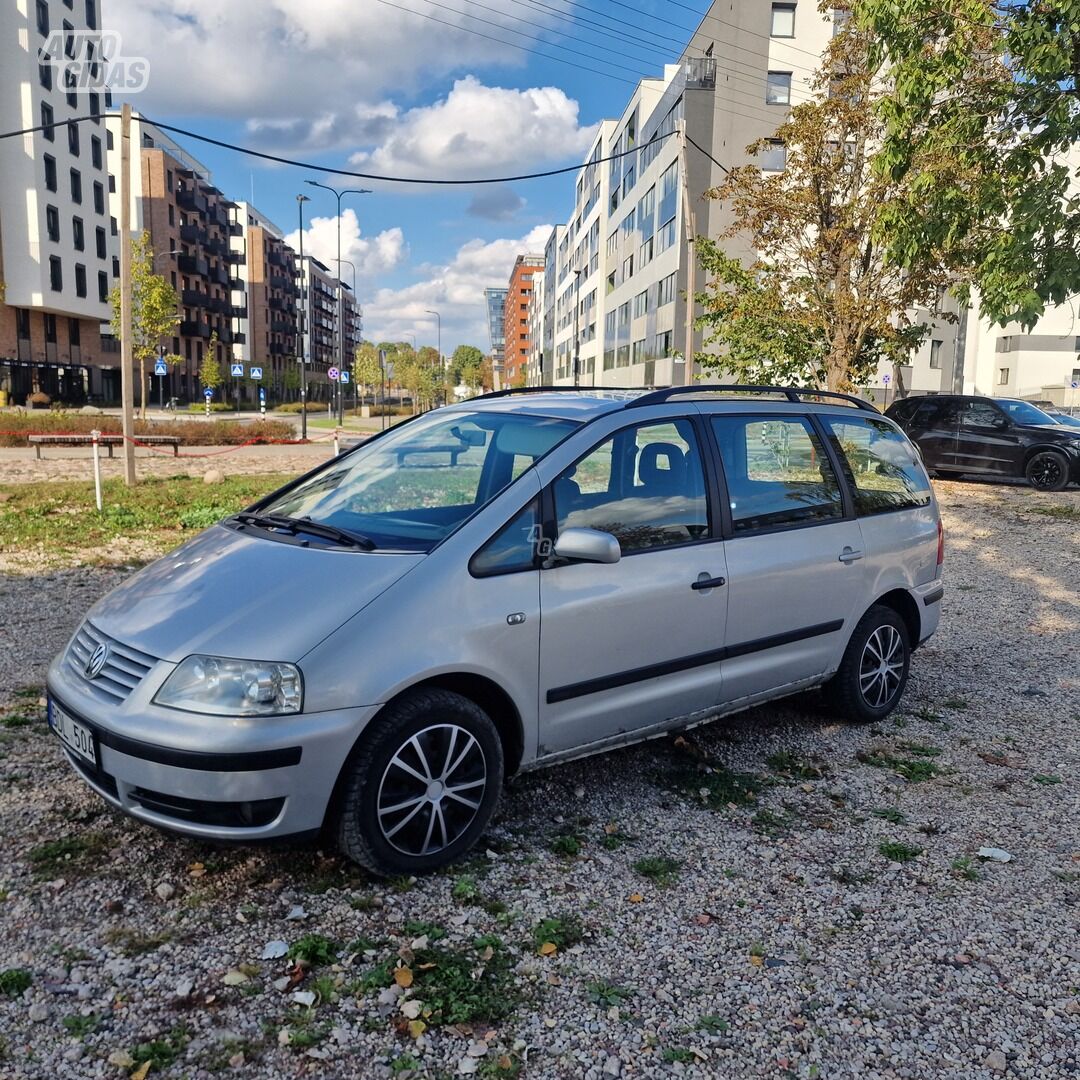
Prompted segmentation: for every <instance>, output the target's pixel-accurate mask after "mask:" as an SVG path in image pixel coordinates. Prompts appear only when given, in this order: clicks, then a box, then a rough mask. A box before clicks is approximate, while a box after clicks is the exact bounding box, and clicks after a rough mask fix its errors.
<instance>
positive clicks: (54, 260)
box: [49, 255, 64, 292]
mask: <svg viewBox="0 0 1080 1080" xmlns="http://www.w3.org/2000/svg"><path fill="white" fill-rule="evenodd" d="M49 286H50V287H51V288H52V291H53V292H63V291H64V268H63V266H62V264H61V262H60V259H59V257H58V256H56V255H50V256H49Z"/></svg>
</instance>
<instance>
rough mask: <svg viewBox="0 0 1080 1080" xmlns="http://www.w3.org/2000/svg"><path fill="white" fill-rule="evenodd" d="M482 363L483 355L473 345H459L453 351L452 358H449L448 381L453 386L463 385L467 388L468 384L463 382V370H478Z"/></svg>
mask: <svg viewBox="0 0 1080 1080" xmlns="http://www.w3.org/2000/svg"><path fill="white" fill-rule="evenodd" d="M483 362H484V354H483V352H481V351H480V349H478V348H477V347H476V346H475V345H459V346H458V347H457V348H456V349H455V350H454V354H453V356H451V357H450V381H451V382H452V383H454V385H457V384H458V383H465V385H466V386H469V385H470V384H469V383H468V382H467V381H466V380H465V377H464V374H463V373H464V371H465V369H466V368H476V369H479V367H480V365H481V364H482V363H483Z"/></svg>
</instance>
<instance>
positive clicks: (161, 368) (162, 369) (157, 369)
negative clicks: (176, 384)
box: [154, 360, 169, 375]
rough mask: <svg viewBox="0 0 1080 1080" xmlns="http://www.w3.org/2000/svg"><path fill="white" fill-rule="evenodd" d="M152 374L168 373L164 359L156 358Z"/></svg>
mask: <svg viewBox="0 0 1080 1080" xmlns="http://www.w3.org/2000/svg"><path fill="white" fill-rule="evenodd" d="M154 374H155V375H168V374H169V368H168V365H167V364H166V363H165V361H164V360H158V361H157V362H156V363H155V364H154Z"/></svg>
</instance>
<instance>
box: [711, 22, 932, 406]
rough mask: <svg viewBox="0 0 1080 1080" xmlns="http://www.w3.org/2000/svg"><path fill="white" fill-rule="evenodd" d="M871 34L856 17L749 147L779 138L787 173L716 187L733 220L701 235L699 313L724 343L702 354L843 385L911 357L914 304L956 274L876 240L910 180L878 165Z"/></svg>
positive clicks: (754, 374)
mask: <svg viewBox="0 0 1080 1080" xmlns="http://www.w3.org/2000/svg"><path fill="white" fill-rule="evenodd" d="M829 6H830V7H831V4H830V5H829ZM873 45H874V42H873V39H872V38H871V36H870V35H869V34H867V33H866V32H864V31H862V30H860V29H857V28H855V27H853V26H851V25H850V24H849V26H848V28H847V29H845V30H843V31H841V32H840V33H839V34H837V35H836V36H835V37H834V38H833V39H832V41H831V43H830V45H829V46H828V48H827V49H826V52H825V55H824V58H823V65H822V68H821V70H820V71H819V72H818V74H817V75H816V77H815V78H814V80H813V83H812V91H813V94H812V97H811V98H810V99H809V100H808V101H806V102H805V103H803V104H800V105H796V106H795V107H794V108H793V109H792V110H791V113H790V115H789V118H788V120H787V121H786V123H784V124H783V125H781V127H780V128H779V129H778V130H777V132H776V134H775V136H774V139H773V140H766V139H763V140H760V141H759V142H757V143H755V144H754V145H753V146H751V147H749V148H748V152H750V153H752V154H760V153H762V152H764V151H766V150H770V149H771V150H773V151H775V150H776V147H777V143H776V141H775V140H779V142H781V143H782V144H783V147H784V148H785V149H786V166H785V167H784V169H783V170H782V171H765V170H763V169H762V168H760V167H759V165H757V164H752V165H745V166H742V167H740V168H736V169H732V170H731V171H730V172H729V173H728V175H727V177H726V178H725V180H724V182H723V184H721V185H720V186H719V187H718V188H716V189H715V190H713V191H711V192H709V195H710V197H712V198H715V199H719V200H722V201H723V202H724V203H725V204H726V206H727V207H728V208H729V209H730V211H731V215H732V219H731V225H730V227H729V228H728V229H727V230H726V231H725V232H724V233H723V234H721V236H720V237H719V238H718V240H716V241H713V240H709V239H702V240H699V241H698V242H697V247H698V252H699V256H700V259H701V264H702V266H703V268H704V269H705V271H706V274H707V275H708V278H709V284H708V286H707V289H706V291H705V292H704V293H703V294H701V295H700V297H699V299H700V302H701V304H702V309H703V312H704V313H703V315H702V317H701V320H700V324H701V325H702V326H703V327H704V329H705V332H706V334H705V343H706V344H707V345H715V346H720V347H721V349H722V352H721V353H719V354H715V355H710V356H699V357H698V359H699V360H700V361H701V362H702V363H703V364H704V365H705V366H707V367H712V368H716V369H720V370H722V371H725V372H729V373H732V374H734V375H735V377H736V378H737V379H738V380H740V381H746V382H763V381H764V382H784V383H806V384H811V385H818V386H822V387H827V388H828V389H830V390H848V389H851V388H853V387H856V386H859V385H862V384H865V383H866V382H867V381H869V379H870V378H871V377H872V375H873V374H874V372H875V371H876V370H877V368H878V365H879V364H880V363H881V362H882V361H883V360H887V361H891V362H892V363H893V364H894V365H899V364H900V363H901V362H902V361H904V360H905V359H906V358H907V357H908V356H909V355H910V353H911V351H912V349H913V348H915V347H916V346H917V344H918V342H919V341H920V340H921V338H922V337H923V336H924V334H925V333H926V332H927V327H926V326H925V324H920V322H919V321H918V317H917V313H916V310H915V309H917V308H923V309H929V310H930V311H931V312H932V313H934V314H937V313H938V305H939V301H940V298H941V296H942V295H943V290H944V288H945V287H946V286H947V285H948V284H949V283H950V278H949V275H948V273H947V271H946V270H945V269H944V267H943V266H942V264H941V262H940V260H939V259H938V258H937V253H936V251H935V250H934V249H933V247H927V248H925V249H923V250H922V251H921V252H920V253H919V259H918V265H917V266H916V265H912V266H910V267H908V268H904V267H901V266H899V265H897V264H896V263H894V262H892V261H890V259H889V258H888V251H887V245H885V244H883V243H882V242H881V241H880V240H879V239H878V231H879V229H880V227H881V224H882V221H883V218H884V215H886V214H887V213H888V211H889V209H890V207H892V206H894V205H895V204H896V203H897V201H898V200H902V199H905V198H906V197H907V196H908V194H909V192H908V190H907V188H908V183H909V182H908V181H906V180H905V179H900V180H894V179H893V178H892V177H891V176H890V175H888V174H887V173H885V172H883V171H882V170H880V169H879V168H878V167H877V165H878V160H877V158H878V154H879V153H880V141H881V138H882V136H883V134H884V131H883V125H882V122H881V120H880V119H879V116H878V111H877V110H878V105H879V102H880V100H881V96H882V93H883V90H882V71H881V65H880V63H879V62H875V60H874V54H873ZM725 241H728V242H731V241H736V242H738V243H741V244H748V245H749V247H750V248H751V249H752V251H753V252H754V256H753V258H752V260H747V261H745V262H744V261H741V260H740V259H738V258H735V257H733V256H731V255H729V254H727V253H726V252H725V250H724V246H725V244H724V242H725Z"/></svg>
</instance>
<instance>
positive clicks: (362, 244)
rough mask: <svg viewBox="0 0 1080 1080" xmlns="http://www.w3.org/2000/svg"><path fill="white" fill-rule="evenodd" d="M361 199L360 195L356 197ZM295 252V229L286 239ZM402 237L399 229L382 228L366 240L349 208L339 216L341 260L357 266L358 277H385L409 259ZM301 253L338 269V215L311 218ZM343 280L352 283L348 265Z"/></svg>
mask: <svg viewBox="0 0 1080 1080" xmlns="http://www.w3.org/2000/svg"><path fill="white" fill-rule="evenodd" d="M359 197H360V198H363V196H359ZM285 242H286V243H287V244H288V245H289V246H290V247H291V248H292V249H293V250H294V251H298V250H299V247H300V230H299V229H294V230H293V231H292V232H291V233H289V235H288V236H286V237H285ZM408 253H409V250H408V247H407V245H406V243H405V234H404V233H403V232H402V231H401V229H399V228H397V227H395V228H393V229H384V230H383V231H382V232H381V233H378V234H377V235H375V236H371V237H365V236H363V235H361V232H360V220H359V218H358V217H357V214H356V211H355V210H353V209H352V208H351V207H349V208H347V209H345V210H343V211H342V214H341V260H342V262H343V263H345V262H346V260H348V261H350V262H352V263H353V264H354V265H355V266H356V276H357V278H358V279H359V278H363V277H374V276H375V275H376V274H385V273H387V272H388V271H390V270H393V269H395V268H396V267H398V266H400V265H401V263H402V262H404V261H405V259H406V258H407V257H408ZM304 254H305V255H314V256H315V258H316V259H318V260H319V262H322V263H325V264H326V265H327V266H328V267H330V269H331V270H334V269H335V268H336V266H337V216H336V215H335V216H333V217H313V218H312V219H311V221H310V222H309V223H308V226H307V228H305V229H304ZM342 270H343V274H342V276H343V277H344V279H345V281H347V282H350V283H351V281H352V274H351V272H350V270H349V267H348V266H347V265H345V266H343V267H342Z"/></svg>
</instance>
